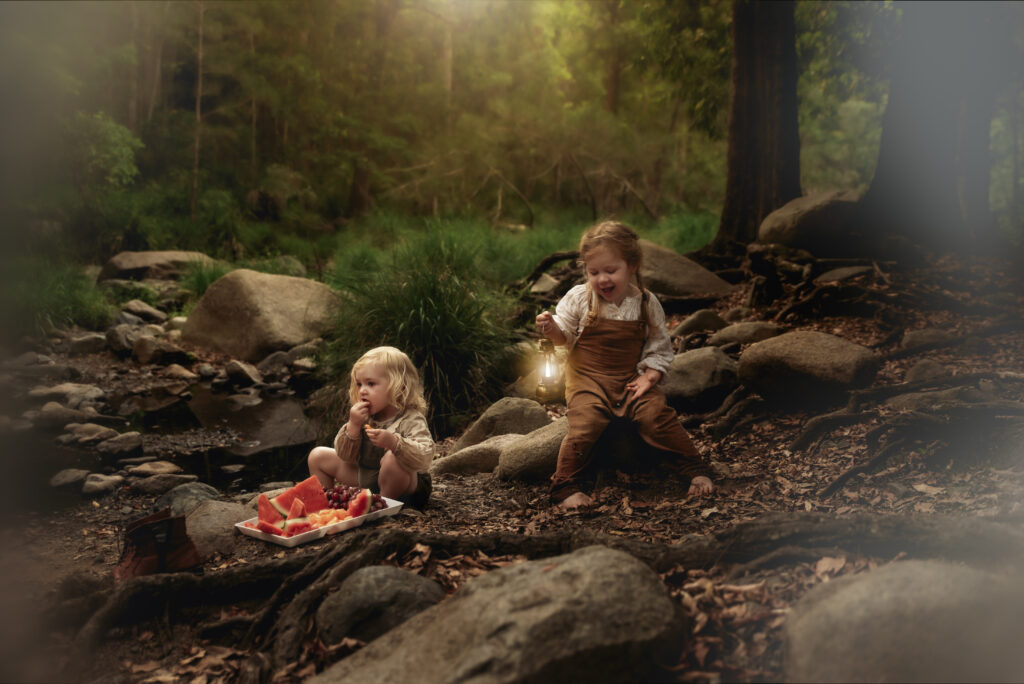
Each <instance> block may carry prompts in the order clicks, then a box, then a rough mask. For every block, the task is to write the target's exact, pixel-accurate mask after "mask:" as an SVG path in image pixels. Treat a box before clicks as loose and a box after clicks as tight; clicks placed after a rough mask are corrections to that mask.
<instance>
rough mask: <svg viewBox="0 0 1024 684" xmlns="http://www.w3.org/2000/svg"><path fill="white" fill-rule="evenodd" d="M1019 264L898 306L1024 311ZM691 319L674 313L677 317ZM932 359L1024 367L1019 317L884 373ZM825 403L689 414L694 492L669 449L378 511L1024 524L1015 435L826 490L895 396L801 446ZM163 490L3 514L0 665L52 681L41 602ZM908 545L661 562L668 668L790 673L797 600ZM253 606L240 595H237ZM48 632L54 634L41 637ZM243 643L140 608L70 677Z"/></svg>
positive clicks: (940, 271)
mask: <svg viewBox="0 0 1024 684" xmlns="http://www.w3.org/2000/svg"><path fill="white" fill-rule="evenodd" d="M1008 268H1009V267H1008V266H1007V265H1005V264H999V263H996V262H989V261H979V260H973V261H969V262H968V261H954V260H947V261H945V262H940V263H938V264H934V265H932V266H931V267H930V269H929V271H928V272H927V275H921V276H920V277H919V278H920V279H918V280H914V281H913V283H914V286H915V287H916V288H918V289H921V288H924V289H929V288H937V289H936V291H940V290H941V291H942V292H943V293H944V294H943V297H944V298H946V299H945V300H946V301H955V300H959V301H963V302H964V303H965V306H961V307H953V308H955V309H956V310H955V311H951V310H949V308H942V307H939V308H934V309H929V310H909V309H904V310H902V311H901V312H900V314H901V316H903V317H904V321H903V324H902V327H904V328H905V329H911V330H912V329H920V328H942V329H945V330H947V331H951V332H956V333H959V334H964V335H966V334H968V333H971V332H972V331H975V330H978V329H981V328H984V327H985V325H986V324H988V323H989V322H990V319H989V316H988V315H986V314H987V313H988V312H986V311H985V310H984V309H983V308H972V307H971V306H970V301H971V299H972V297H974V296H975V294H977V293H978V292H989V291H993V290H998V291H1001V292H1003V293H1010V295H1011V296H1012V297H1013V298H1014V299H1015V301H1016V305H1015V306H1016V311H1017V312H1018V313H1019V312H1020V311H1024V306H1022V305H1021V303H1022V298H1021V296H1020V294H1021V284H1020V281H1019V280H1017V279H1016V277H1015V275H1014V274H1013V273H1012V272H1010V271H1009V270H1008ZM925 280H927V282H925ZM908 282H909V281H908ZM871 287H874V288H877V289H886V288H889V287H891V284H889V283H888V282H887V281H885V280H884V279H883V280H875V281H873V283H872V284H871ZM957 288H959V289H957ZM947 295H948V297H947ZM744 296H745V294H744V293H737V294H736V295H735V297H734V298H732V299H731V300H730V301H723V302H721V303H720V304H719V308H720V309H721V310H723V311H724V310H726V309H728V308H730V307H731V306H735V305H737V304H738V303H741V302H742V300H743V297H744ZM950 298H951V299H950ZM759 313H760V314H761V315H759ZM768 313H770V312H768ZM821 313H826V314H827V312H821ZM763 314H764V312H753V313H752V315H751V317H750V318H751V319H758V318H761V319H763V318H766V317H767V316H765V315H763ZM680 319H681V316H674V317H673V320H670V322H669V323H670V329H671V326H672V324H673V323H675V322H678V320H680ZM784 323H785V324H787V325H788V326H790V327H792V328H798V329H814V330H821V331H824V332H829V333H833V334H836V335H839V336H842V337H845V338H847V339H850V340H852V341H855V342H859V343H861V344H865V345H868V346H876V347H877V349H878V351H879V352H880V353H885V352H889V351H892V350H893V349H894V348H895V345H896V344H897V342H898V340H892V339H891V337H892V336H891V335H890V333H891V332H892V329H891V327H889V326H888V325H886V324H882V323H880V322H879V317H877V316H875V317H856V316H845V315H835V316H833V315H816V316H814V317H810V318H800V319H796V320H787V321H784ZM922 359H931V360H934V361H937V362H938V363H940V364H942V365H943V366H944V367H945V368H946V370H947V372H950V373H954V374H969V373H979V372H993V373H995V372H1013V373H1020V372H1022V371H1024V331H1022V330H1020V329H1018V330H1016V331H1011V332H1005V333H1002V334H996V335H991V336H986V337H984V338H981V339H976V340H974V341H973V342H970V343H968V344H959V345H956V346H952V347H944V348H939V349H933V350H931V351H923V352H921V353H918V354H914V355H911V356H902V357H901V356H899V355H892V356H891V357H890V358H888V359H887V360H886V361H885V362H884V363H883V366H882V369H881V371H880V372H879V374H878V377H877V378H876V381H875V384H876V385H892V384H896V383H899V382H902V380H903V376H904V373H905V372H906V371H907V369H908V368H909V367H910V366H911V365H913V364H914V363H916V362H918V361H920V360H922ZM111 363H114V362H113V361H111ZM118 363H121V362H118ZM999 390H1000V391H999V394H1000V397H1001V398H1002V399H1007V400H1014V401H1021V400H1024V384H1020V383H1017V384H1013V383H1009V384H1002V385H1000V386H999ZM549 408H550V410H551V411H552V412H553V413H555V414H558V413H560V412H561V411H563V410H564V407H561V406H554V405H553V406H551V407H549ZM821 412H823V411H815V412H811V411H806V410H805V411H794V410H777V411H771V410H769V411H767V412H765V413H763V414H762V415H760V416H758V417H756V418H755V419H754V420H753V422H751V423H748V424H747V425H745V426H743V427H742V428H741V429H737V430H734V431H732V432H730V433H728V434H727V435H726V436H725V437H722V438H715V437H714V436H713V435H712V434H710V431H709V430H708V429H707V428H706V426H703V425H702V426H699V427H695V428H694V429H693V430H692V431H691V432H692V434H693V437H694V440H695V442H696V443H697V445H698V447H699V448H700V449H701V451H702V452H703V453H704V454H705V455H707V456H708V457H709V458H710V459H712V460H713V461H715V462H717V464H718V465H717V466H716V468H717V470H718V475H719V476H718V478H717V479H716V483H715V484H716V489H715V492H714V493H713V494H712V495H711V496H710V497H707V498H687V497H686V491H687V488H688V482H686V481H684V480H682V479H681V478H680V477H679V476H678V475H677V474H676V473H675V472H673V471H672V470H671V469H668V468H663V467H658V468H656V469H655V470H654V471H653V472H639V473H637V472H633V473H625V472H620V471H612V472H607V473H606V474H605V475H604V476H603V479H602V481H601V482H600V484H599V487H598V489H597V490H596V492H595V499H596V503H595V505H594V506H593V507H590V508H586V509H581V510H576V511H570V512H566V511H562V510H560V509H558V508H556V507H552V506H551V505H549V503H548V499H547V496H546V493H547V492H546V486H545V485H543V484H523V483H514V482H502V481H499V480H496V479H495V478H493V477H492V476H491V475H489V474H488V475H473V476H458V475H443V476H439V477H437V478H436V479H435V488H434V494H433V498H432V499H431V503H430V505H429V506H428V507H427V508H426V510H425V511H423V512H422V513H419V512H414V511H410V512H403V513H402V514H400V515H398V516H396V517H393V518H385V519H382V520H379V521H377V522H375V523H373V525H374V526H375V527H378V528H387V527H396V528H402V529H406V530H412V531H421V532H423V533H424V534H428V533H433V534H444V535H481V534H487V533H492V532H507V533H514V534H519V535H535V534H538V533H557V532H560V531H565V530H570V529H578V528H586V529H588V530H592V531H595V532H599V533H604V534H607V535H613V536H621V537H629V538H633V539H636V540H640V541H644V542H650V543H653V544H674V543H677V542H679V541H680V540H681V539H684V538H685V537H687V535H695V534H696V535H715V534H718V533H721V532H722V531H724V530H727V529H728V528H731V527H733V526H735V525H737V524H739V523H742V522H745V521H751V520H756V519H761V518H763V517H764V516H766V515H768V514H774V513H782V514H786V513H790V514H792V513H798V512H809V511H815V512H819V513H824V514H828V515H834V516H837V517H839V516H845V515H852V514H856V513H864V512H867V513H872V514H877V515H894V516H895V515H906V514H914V515H919V516H920V515H923V516H928V515H933V514H944V515H948V516H962V517H974V518H984V519H987V520H992V521H996V522H1004V523H1008V524H1011V525H1013V526H1015V527H1017V528H1021V527H1022V526H1024V458H1022V454H1021V451H1020V449H1019V443H1018V444H1017V448H1015V449H1010V450H1009V451H1006V450H1003V451H1000V450H996V451H993V452H991V453H985V454H982V453H981V451H980V450H979V452H978V455H977V457H976V458H973V457H964V456H963V455H961V456H960V457H955V458H940V459H937V458H935V457H934V456H935V454H936V453H938V452H937V449H938V447H940V446H941V445H940V444H939V443H938V441H936V442H935V443H932V444H924V445H923V446H920V447H918V448H916V449H914V450H911V451H910V452H908V453H901V454H898V455H894V457H893V458H892V459H890V460H889V461H888V462H887V463H884V464H881V466H880V467H879V469H878V470H877V471H876V472H873V473H869V474H866V475H859V476H856V477H853V478H851V479H850V480H849V481H848V482H847V483H846V484H845V485H844V486H842V487H840V488H839V489H838V491H836V492H835V493H834V494H832V495H831V496H828V497H822V496H820V492H821V491H822V490H823V489H824V488H825V487H827V486H828V485H829V484H831V483H833V482H834V481H835V480H836V479H837V478H838V477H840V475H841V474H843V473H844V472H845V471H847V470H848V469H849V468H851V467H852V466H854V465H856V464H859V463H863V462H864V461H865V460H866V459H867V458H868V456H869V450H870V433H871V431H872V430H874V429H876V428H878V426H879V425H881V424H882V423H883V422H884V421H886V420H888V419H891V418H893V417H894V416H895V415H896V414H898V413H899V411H897V410H896V409H887V408H885V407H881V406H880V407H879V408H878V410H877V411H875V412H873V414H872V415H871V416H869V417H867V418H865V420H864V421H863V422H859V423H855V424H852V425H848V426H846V427H841V428H837V429H834V430H832V431H830V432H829V433H827V434H826V435H825V436H824V437H822V438H821V439H819V440H817V441H816V442H815V443H814V444H812V446H811V447H809V448H805V449H793V448H792V443H793V441H794V439H795V438H796V437H797V436H798V435H799V434H800V431H801V429H802V428H803V426H804V425H805V424H806V422H807V421H808V419H810V418H811V417H813V416H814V415H816V414H817V413H821ZM452 442H453V439H452V436H449V437H447V438H446V439H444V440H443V442H442V446H443V448H445V449H447V448H449V447H450V445H451V443H452ZM152 504H153V499H152V498H150V497H144V496H138V495H134V494H131V493H130V492H129V491H128V490H127V489H126V490H123V491H122V492H118V493H116V494H114V495H112V496H110V497H107V498H104V499H100V500H96V501H89V500H83V501H80V502H75V503H73V504H72V505H69V506H66V507H62V508H61V509H60V510H57V511H53V512H42V513H27V514H24V515H15V516H11V517H8V518H7V519H6V520H5V521H4V522H3V523H2V524H0V543H2V547H0V548H3V549H4V554H3V563H2V565H3V567H4V570H3V574H2V575H0V579H2V580H3V582H2V583H0V584H2V586H3V591H2V592H0V609H2V610H5V614H7V615H8V616H9V617H11V616H16V617H17V619H15V620H10V619H9V620H7V621H6V624H7V626H6V628H4V629H3V630H0V644H4V645H3V646H2V647H0V679H2V680H3V681H53V679H54V678H55V677H56V676H58V670H56V669H55V667H54V666H55V664H57V663H58V662H60V657H61V654H62V653H63V651H64V650H65V649H66V648H67V647H68V646H69V644H71V643H72V641H73V639H74V636H75V635H74V633H73V632H72V631H69V630H62V629H60V626H59V625H58V626H56V627H55V626H53V625H45V626H44V625H41V624H37V623H39V622H41V612H42V611H41V610H40V606H42V605H44V604H45V602H46V601H49V600H51V599H52V598H53V597H54V596H55V595H56V594H65V595H67V594H68V593H73V592H74V591H75V586H76V583H77V584H81V583H82V582H85V583H86V584H88V583H89V582H93V583H95V582H97V581H99V582H112V580H111V579H110V577H111V574H110V573H111V571H112V569H113V567H114V565H115V564H116V562H117V560H118V556H119V552H120V536H121V531H122V530H123V526H124V524H125V523H126V521H129V520H131V519H133V518H137V517H139V516H140V515H142V514H145V513H147V512H149V510H150V509H151V507H152ZM346 534H348V533H346ZM335 543H337V540H336V538H333V537H328V538H326V539H325V540H323V541H320V542H315V543H313V544H310V545H307V546H301V547H297V548H294V549H285V548H282V547H279V546H275V545H271V544H267V543H264V542H261V541H258V540H254V539H249V538H245V539H244V540H242V541H241V543H240V544H239V548H238V552H237V553H236V554H235V555H233V556H232V557H214V558H212V559H209V560H208V561H207V562H206V564H205V565H204V568H203V571H204V573H206V574H212V573H218V572H222V571H225V570H227V569H229V568H236V567H237V566H239V565H246V564H255V563H258V562H259V561H261V560H265V559H269V558H285V557H288V556H293V555H294V556H305V555H309V557H310V558H312V557H313V556H314V555H315V554H317V553H320V552H321V551H322V550H323V549H324V547H326V546H329V545H331V544H335ZM900 556H901V554H899V553H897V554H894V555H892V556H887V557H869V556H862V555H858V554H857V553H854V552H851V551H850V550H849V549H840V548H835V549H831V550H830V549H820V548H818V549H811V550H806V549H803V550H799V551H797V552H794V554H792V556H791V557H788V558H785V559H780V560H778V561H777V562H774V563H772V564H765V565H764V566H756V565H751V566H750V567H748V568H743V567H737V566H736V565H727V564H716V565H714V566H712V567H701V568H685V567H676V568H674V569H671V570H669V571H667V572H664V573H663V578H664V580H665V583H666V585H667V587H668V588H669V590H670V592H671V593H672V595H673V596H674V597H675V598H676V599H677V600H678V601H680V603H681V605H682V607H683V609H684V610H685V611H686V612H687V613H688V614H689V615H690V617H691V631H692V635H691V638H690V639H689V641H688V643H687V646H686V647H685V650H684V651H683V652H682V653H680V655H679V660H678V663H676V664H674V665H670V666H668V667H667V669H666V670H665V671H664V672H663V673H662V674H663V676H665V677H669V678H674V679H676V680H677V681H709V682H714V681H779V680H781V679H782V678H783V658H784V653H783V648H782V626H783V625H784V623H785V620H786V616H787V614H788V612H789V609H790V607H791V606H792V604H793V603H794V602H795V601H796V600H797V599H799V598H800V597H801V596H802V595H804V594H805V593H806V592H807V591H808V590H809V589H810V588H812V587H814V586H815V585H817V584H820V583H823V582H828V581H830V580H832V579H834V578H836V577H838V576H842V575H848V574H851V573H858V572H862V571H865V570H866V569H869V568H872V567H875V566H878V565H882V564H885V563H888V562H891V561H893V560H894V559H898V558H899V557H900ZM517 560H519V559H518V558H516V557H512V556H509V557H489V556H487V555H485V554H483V553H482V552H479V553H474V554H460V555H455V556H449V555H445V554H432V550H431V549H430V548H429V547H428V546H423V545H417V547H416V548H415V549H414V550H413V551H411V552H409V553H407V554H405V555H403V556H400V557H398V556H395V557H392V558H389V559H388V562H392V563H394V564H396V565H400V566H402V567H405V568H408V569H410V570H413V571H415V572H418V573H420V574H423V575H425V576H428V577H432V578H434V579H436V580H437V581H438V582H440V583H441V584H442V586H444V587H445V589H446V590H448V591H449V592H452V591H455V590H456V589H457V588H458V586H459V585H460V584H461V583H462V582H464V581H466V580H467V579H469V578H471V577H473V576H475V575H479V574H481V573H484V572H487V571H489V570H491V569H493V568H496V567H500V566H502V565H505V564H508V563H511V562H516V561H517ZM252 609H253V608H252V607H251V606H250V607H248V608H246V607H238V608H237V610H238V611H241V612H244V611H245V610H252ZM34 628H37V629H38V630H45V631H43V632H40V631H36V629H34ZM41 633H42V634H44V635H45V636H42V637H40V636H39V634H41ZM350 647H358V644H356V645H355V646H350ZM246 655H247V654H246V653H245V652H243V651H241V650H234V649H232V648H228V647H224V646H217V645H212V644H203V643H201V642H199V641H198V640H197V638H196V634H195V633H194V632H193V631H190V629H189V627H188V625H176V626H175V627H174V628H173V629H167V628H166V627H161V626H160V625H159V624H155V625H141V626H133V627H129V628H124V629H114V630H112V631H111V632H110V633H109V634H108V636H107V639H106V640H105V641H103V643H102V644H101V645H100V647H99V648H98V649H97V650H96V651H95V653H94V654H93V656H94V657H93V662H92V664H91V665H90V666H89V667H87V668H86V670H85V671H80V672H78V673H76V675H75V676H74V677H73V678H74V679H82V680H90V681H127V682H164V681H191V682H212V681H233V680H235V679H236V678H238V676H239V675H238V673H239V668H240V664H241V662H242V661H243V659H244V658H245V656H246ZM307 655H309V654H307ZM314 656H315V657H314ZM323 657H324V656H323V653H320V654H319V655H316V654H315V653H314V654H312V655H309V657H308V658H306V659H305V660H304V661H303V662H297V663H293V665H292V667H291V668H290V670H289V672H288V673H286V674H287V676H286V677H284V680H301V679H302V678H304V677H305V676H308V675H311V674H313V673H314V672H315V671H316V670H317V668H318V667H320V666H322V664H323ZM333 657H335V658H336V657H338V654H335V655H334V656H333ZM62 676H65V677H66V676H67V674H66V673H64V674H63V675H62Z"/></svg>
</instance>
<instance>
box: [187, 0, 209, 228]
mask: <svg viewBox="0 0 1024 684" xmlns="http://www.w3.org/2000/svg"><path fill="white" fill-rule="evenodd" d="M197 8H198V11H199V31H198V35H197V37H196V130H195V135H194V136H193V139H192V192H191V194H190V196H189V202H188V218H189V221H193V222H194V221H195V220H196V197H197V196H198V195H199V133H200V129H201V125H202V122H203V17H204V15H205V14H206V6H205V4H204V3H203V0H199V4H198V5H197Z"/></svg>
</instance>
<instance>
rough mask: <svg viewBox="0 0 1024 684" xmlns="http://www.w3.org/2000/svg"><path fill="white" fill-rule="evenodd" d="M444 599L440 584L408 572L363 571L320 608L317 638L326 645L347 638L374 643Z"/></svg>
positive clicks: (392, 569)
mask: <svg viewBox="0 0 1024 684" xmlns="http://www.w3.org/2000/svg"><path fill="white" fill-rule="evenodd" d="M444 597H445V593H444V589H442V588H441V587H440V585H438V584H437V582H434V581H433V580H429V579H427V578H426V577H421V576H419V575H415V574H413V573H411V572H409V571H408V570H402V569H400V568H395V567H391V566H388V565H371V566H369V567H365V568H360V569H359V570H356V571H355V572H353V573H352V574H351V575H349V576H348V577H347V578H345V580H344V581H343V582H342V583H341V584H340V585H339V586H338V590H337V591H335V592H332V593H331V594H329V595H328V596H327V598H325V599H324V600H323V602H322V603H321V604H320V608H319V609H318V610H317V611H316V626H317V634H318V635H319V636H320V640H321V641H323V642H324V643H325V644H337V643H340V642H341V640H342V639H344V638H345V637H350V638H352V639H359V640H360V641H365V642H370V641H373V640H374V639H376V638H377V637H379V636H380V635H382V634H384V633H385V632H387V631H389V630H391V629H393V628H395V627H397V626H398V625H400V624H402V623H403V622H405V621H406V620H408V619H409V618H411V617H412V616H414V615H416V614H417V613H421V612H422V611H423V610H425V609H427V608H429V607H430V606H432V605H434V604H436V603H439V602H440V601H441V600H442V599H443V598H444Z"/></svg>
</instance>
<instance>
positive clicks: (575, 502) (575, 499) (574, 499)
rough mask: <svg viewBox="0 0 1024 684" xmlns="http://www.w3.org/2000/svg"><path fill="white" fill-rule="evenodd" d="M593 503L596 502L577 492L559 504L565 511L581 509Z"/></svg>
mask: <svg viewBox="0 0 1024 684" xmlns="http://www.w3.org/2000/svg"><path fill="white" fill-rule="evenodd" d="M593 503H594V500H593V499H592V498H590V497H589V496H587V495H586V494H584V493H583V492H576V493H575V494H572V495H570V496H568V497H566V498H565V500H564V501H562V502H561V503H560V504H558V506H559V507H560V508H564V509H565V510H570V509H573V508H579V507H580V506H591V505H593Z"/></svg>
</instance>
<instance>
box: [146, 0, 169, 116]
mask: <svg viewBox="0 0 1024 684" xmlns="http://www.w3.org/2000/svg"><path fill="white" fill-rule="evenodd" d="M167 8H168V3H166V2H164V3H162V4H161V6H160V14H161V18H162V19H164V18H166V17H167ZM152 26H153V22H152V21H151V22H149V25H148V26H147V31H149V30H151V29H152ZM150 45H151V49H152V50H153V57H152V59H151V68H150V70H149V77H150V84H149V101H148V103H147V105H146V123H149V122H150V121H152V120H153V112H155V111H156V103H157V101H158V100H159V99H160V80H161V77H162V72H163V54H164V37H163V33H162V31H160V30H157V32H156V39H155V40H151V41H150Z"/></svg>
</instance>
